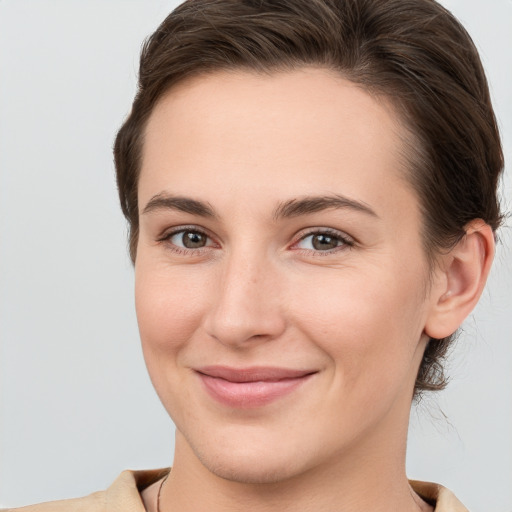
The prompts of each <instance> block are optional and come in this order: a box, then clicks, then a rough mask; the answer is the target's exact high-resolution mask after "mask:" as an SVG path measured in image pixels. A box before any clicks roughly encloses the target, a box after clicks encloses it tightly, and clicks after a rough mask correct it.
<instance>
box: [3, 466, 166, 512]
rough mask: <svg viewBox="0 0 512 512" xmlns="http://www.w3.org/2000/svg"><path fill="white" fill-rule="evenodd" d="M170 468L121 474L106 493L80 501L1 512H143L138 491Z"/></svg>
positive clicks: (30, 506)
mask: <svg viewBox="0 0 512 512" xmlns="http://www.w3.org/2000/svg"><path fill="white" fill-rule="evenodd" d="M168 472H169V468H165V469H153V470H144V471H129V470H127V471H123V472H122V473H121V474H120V475H119V476H118V477H117V478H116V480H115V481H114V483H113V484H112V485H111V486H110V487H109V488H108V489H107V490H105V491H99V492H95V493H93V494H90V495H88V496H85V497H83V498H75V499H71V500H60V501H51V502H47V503H41V504H38V505H29V506H26V507H21V508H8V509H0V512H2V511H4V512H145V508H144V505H143V504H142V500H141V497H140V492H141V491H142V490H144V489H145V488H146V487H148V486H149V485H151V484H153V483H154V482H156V481H157V480H159V479H160V478H162V477H164V476H165V475H167V473H168Z"/></svg>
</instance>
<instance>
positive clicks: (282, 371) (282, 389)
mask: <svg viewBox="0 0 512 512" xmlns="http://www.w3.org/2000/svg"><path fill="white" fill-rule="evenodd" d="M195 371H196V373H197V375H198V376H199V378H200V379H201V381H202V383H203V385H204V387H205V389H206V391H207V392H208V394H209V395H210V396H211V397H212V398H213V399H214V400H216V401H217V402H220V403H221V404H223V405H227V406H228V407H234V408H241V409H244V408H255V407H261V406H264V405H267V404H269V403H271V402H274V401H275V400H277V399H279V398H281V397H284V396H285V395H288V394H290V393H292V392H293V391H295V390H296V389H297V388H299V387H300V386H301V385H302V384H304V383H305V382H306V381H308V380H309V379H310V377H312V376H313V375H314V374H315V373H317V371H316V370H295V369H290V368H277V367H267V366H257V367H250V368H232V367H228V366H205V367H201V368H196V369H195Z"/></svg>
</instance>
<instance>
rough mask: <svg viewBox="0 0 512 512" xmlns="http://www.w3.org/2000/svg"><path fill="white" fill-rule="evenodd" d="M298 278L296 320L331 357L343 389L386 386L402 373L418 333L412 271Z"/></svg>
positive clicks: (419, 310) (411, 356)
mask: <svg viewBox="0 0 512 512" xmlns="http://www.w3.org/2000/svg"><path fill="white" fill-rule="evenodd" d="M329 274H330V275H329V276H328V275H327V274H326V276H325V277H322V276H319V275H317V276H315V278H314V279H311V282H309V279H308V282H303V283H302V284H301V288H302V290H303V291H304V290H307V292H306V293H304V292H303V293H301V294H298V293H297V294H294V295H295V299H294V303H293V308H292V309H293V310H294V311H295V314H296V316H295V318H296V320H295V321H296V323H297V325H299V326H300V330H301V331H302V332H306V333H307V335H308V337H309V338H310V339H313V340H315V344H316V345H317V346H318V347H319V348H321V349H322V351H323V352H324V353H326V354H327V355H328V356H329V358H330V359H331V361H332V363H333V366H334V368H335V369H336V370H335V376H334V378H335V379H337V380H339V382H338V384H340V385H342V387H343V388H345V389H350V390H354V389H355V388H357V387H358V386H360V385H361V384H362V383H365V386H367V387H368V388H373V389H375V387H376V386H382V387H389V386H393V383H394V382H396V383H398V381H400V380H401V379H402V378H405V375H406V374H408V373H409V371H410V370H413V371H415V370H414V369H413V368H412V367H411V365H414V364H416V363H415V360H414V353H415V350H416V347H417V344H418V341H419V339H420V337H421V333H422V316H423V315H422V309H423V308H422V299H421V296H420V293H419V291H418V290H419V288H420V287H419V284H418V283H419V282H418V278H417V276H416V274H415V273H407V272H402V275H401V276H400V277H397V276H399V275H400V274H398V273H395V272H394V271H391V272H389V273H387V274H386V272H383V271H382V267H381V268H380V269H379V271H378V272H377V271H375V272H372V269H371V268H369V269H367V272H364V273H361V272H359V271H358V272H355V271H351V269H340V271H339V277H336V278H334V279H333V274H332V272H330V273H329ZM420 282H421V281H420Z"/></svg>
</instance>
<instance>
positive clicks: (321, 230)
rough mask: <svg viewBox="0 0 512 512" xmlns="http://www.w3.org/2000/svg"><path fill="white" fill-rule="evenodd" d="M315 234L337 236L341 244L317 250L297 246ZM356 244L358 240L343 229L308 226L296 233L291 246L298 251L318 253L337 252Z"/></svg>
mask: <svg viewBox="0 0 512 512" xmlns="http://www.w3.org/2000/svg"><path fill="white" fill-rule="evenodd" d="M313 235H328V236H332V237H334V238H337V239H338V240H339V241H340V242H341V244H340V245H339V246H337V247H335V248H334V249H327V250H325V251H320V250H315V249H302V248H297V247H296V246H297V244H299V243H300V242H302V241H303V240H305V239H306V238H308V237H309V236H313ZM355 244H356V241H355V240H354V238H352V237H351V236H350V235H347V234H346V233H344V232H343V231H339V230H337V229H333V228H326V227H314V228H308V229H307V230H305V231H302V232H300V233H299V234H297V235H296V237H295V240H294V242H293V243H292V246H291V248H292V249H293V248H294V247H295V249H294V250H298V251H306V252H309V253H316V254H332V253H333V252H337V251H340V250H344V249H347V248H351V247H353V246H354V245H355Z"/></svg>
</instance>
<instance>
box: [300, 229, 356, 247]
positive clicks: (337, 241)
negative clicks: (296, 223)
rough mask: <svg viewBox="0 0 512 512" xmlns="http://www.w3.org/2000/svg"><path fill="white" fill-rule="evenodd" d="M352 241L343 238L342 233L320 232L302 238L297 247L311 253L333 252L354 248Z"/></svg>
mask: <svg viewBox="0 0 512 512" xmlns="http://www.w3.org/2000/svg"><path fill="white" fill-rule="evenodd" d="M352 245H353V242H352V240H350V239H348V238H347V237H346V236H343V235H342V234H341V233H337V232H334V233H333V232H330V231H318V232H315V233H309V234H307V235H306V236H304V237H302V238H301V239H300V240H299V241H298V242H297V244H296V245H295V247H297V248H298V249H305V250H309V251H323V252H327V251H333V250H336V249H338V248H339V247H343V246H349V247H350V246H352Z"/></svg>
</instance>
